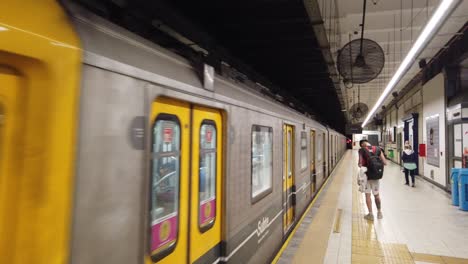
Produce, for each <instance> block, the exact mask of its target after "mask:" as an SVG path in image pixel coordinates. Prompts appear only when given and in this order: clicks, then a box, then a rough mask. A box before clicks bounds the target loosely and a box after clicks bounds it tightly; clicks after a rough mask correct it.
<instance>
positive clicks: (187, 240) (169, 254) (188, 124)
mask: <svg viewBox="0 0 468 264" xmlns="http://www.w3.org/2000/svg"><path fill="white" fill-rule="evenodd" d="M160 114H166V115H167V114H169V115H173V116H176V117H177V118H178V120H179V122H180V129H181V150H180V163H179V164H180V181H179V188H180V190H179V210H178V232H177V241H176V243H175V244H174V245H173V248H170V249H169V250H170V251H166V252H163V253H161V254H160V255H159V256H158V255H157V254H159V252H150V254H149V255H147V256H146V258H145V261H146V263H148V264H149V263H152V262H153V261H155V260H156V261H157V262H158V263H187V262H189V263H193V262H195V261H196V260H198V259H200V257H202V256H203V255H205V254H206V253H207V252H209V251H210V250H211V249H213V248H215V247H217V246H219V245H220V242H221V235H222V234H221V231H222V230H221V228H222V222H223V219H222V215H223V214H222V198H223V197H222V194H223V192H222V186H223V182H222V179H223V177H222V172H223V170H222V168H223V163H222V161H223V121H222V113H221V112H220V111H219V110H217V109H212V108H208V107H203V106H198V105H193V104H190V103H188V102H183V101H179V100H175V99H171V98H166V97H159V98H157V99H156V100H155V101H154V102H153V104H152V108H151V115H150V118H151V119H150V121H151V124H153V122H154V121H155V120H156V118H157V117H158V115H160ZM205 121H209V124H213V125H214V126H215V127H216V131H215V132H216V134H214V135H215V139H216V191H215V192H216V199H215V201H214V202H213V203H206V204H202V205H201V203H200V202H201V201H200V184H199V183H200V181H199V180H200V176H201V175H200V171H199V161H200V128H201V126H202V124H204V122H205ZM205 176H206V175H205ZM213 205H214V206H213ZM200 208H203V210H200ZM202 213H203V214H206V215H204V216H206V217H207V219H208V220H209V221H208V224H207V225H201V222H200V216H201V215H200V214H202ZM213 214H214V218H210V217H211V215H213ZM211 220H212V221H211ZM155 228H158V227H155ZM157 230H160V231H159V232H161V230H162V229H161V228H159V229H157ZM152 232H153V231H152ZM156 235H158V233H157V232H156V233H154V234H153V236H156ZM157 239H158V238H157ZM161 244H162V243H161ZM151 246H152V245H150V247H151ZM161 252H162V251H161Z"/></svg>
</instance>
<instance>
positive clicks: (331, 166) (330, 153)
mask: <svg viewBox="0 0 468 264" xmlns="http://www.w3.org/2000/svg"><path fill="white" fill-rule="evenodd" d="M328 143H329V147H328V150H329V151H328V159H329V160H330V171H329V172H328V173H331V171H332V170H333V168H334V167H335V163H334V162H333V136H332V135H330V136H329V137H328Z"/></svg>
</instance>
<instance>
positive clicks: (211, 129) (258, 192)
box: [0, 0, 346, 264]
mask: <svg viewBox="0 0 468 264" xmlns="http://www.w3.org/2000/svg"><path fill="white" fill-rule="evenodd" d="M0 111H1V112H0V114H1V120H0V121H1V126H0V142H1V145H0V171H1V174H0V188H1V190H0V263H12V264H13V263H15V264H16V263H21V264H23V263H36V264H41V263H44V264H46V263H47V264H51V263H52V264H53V263H77V264H78V263H79V264H87V263H113V264H116V263H122V264H128V263H152V262H158V263H267V262H269V261H271V260H272V259H273V258H274V256H275V253H276V252H277V251H278V249H279V248H280V247H281V245H282V242H283V241H284V240H285V239H287V237H288V235H289V233H290V232H291V230H292V228H293V227H294V226H295V224H296V223H297V221H298V219H299V217H300V216H301V215H302V213H303V212H304V211H305V210H306V208H307V207H308V206H309V205H310V202H311V201H312V199H313V198H314V196H315V195H316V194H317V192H318V190H319V188H320V187H321V186H322V184H323V183H324V182H325V180H326V179H327V177H328V175H329V174H330V173H331V171H332V169H333V168H334V166H335V165H336V164H337V162H338V160H339V159H340V157H341V156H342V154H343V153H344V150H345V144H346V142H345V138H344V136H343V135H341V134H339V133H336V132H335V131H333V130H331V129H328V128H327V127H325V126H323V125H322V124H320V123H319V122H317V121H314V120H312V119H310V118H308V117H306V116H304V115H302V114H300V113H298V112H295V111H294V110H292V109H290V108H288V107H286V106H284V105H281V104H279V103H278V102H276V101H273V100H271V99H268V98H265V97H263V96H262V95H261V94H260V93H258V92H257V91H255V90H252V89H250V88H248V87H244V86H242V85H240V84H236V83H235V82H233V81H231V80H229V79H226V78H223V77H221V76H216V77H215V80H214V89H213V90H206V89H204V88H203V85H202V83H201V82H200V80H199V78H198V76H197V73H196V71H195V70H194V69H193V67H192V66H191V64H190V63H189V62H188V61H187V60H185V59H184V58H182V57H180V56H178V55H176V54H173V53H171V52H169V51H168V50H165V49H163V48H161V47H160V46H158V45H156V44H154V43H152V42H150V41H148V40H145V39H143V38H141V37H139V36H136V35H134V34H132V33H130V32H128V31H127V30H125V29H122V28H120V27H118V26H116V25H114V24H112V23H110V22H108V21H106V20H104V19H102V18H100V17H98V16H96V15H95V14H93V13H90V12H88V11H87V10H85V9H84V8H83V7H81V6H79V5H75V4H73V3H69V2H68V1H64V3H58V2H56V1H52V0H41V1H10V0H7V1H4V3H2V9H1V10H0Z"/></svg>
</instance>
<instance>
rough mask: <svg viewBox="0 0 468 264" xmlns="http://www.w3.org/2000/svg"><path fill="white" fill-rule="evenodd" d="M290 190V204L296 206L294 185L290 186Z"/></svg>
mask: <svg viewBox="0 0 468 264" xmlns="http://www.w3.org/2000/svg"><path fill="white" fill-rule="evenodd" d="M291 192H292V196H291V204H292V206H296V185H293V186H292V187H291Z"/></svg>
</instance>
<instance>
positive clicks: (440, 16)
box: [362, 0, 460, 127]
mask: <svg viewBox="0 0 468 264" xmlns="http://www.w3.org/2000/svg"><path fill="white" fill-rule="evenodd" d="M459 1H460V0H442V1H441V2H440V4H439V6H438V7H437V9H436V11H435V12H434V14H433V15H432V17H431V19H430V20H429V22H428V23H427V24H426V26H425V27H424V29H423V31H422V32H421V34H420V35H419V37H418V39H417V40H416V42H414V44H413V46H412V47H411V49H410V51H409V52H408V54H407V55H406V57H405V59H404V60H403V61H402V62H401V64H400V66H399V67H398V70H397V71H396V72H395V75H393V77H392V79H390V82H389V83H388V84H387V87H385V90H384V91H383V92H382V94H381V95H380V97H379V99H378V100H377V102H376V103H375V105H374V107H372V109H371V111H370V112H369V114H368V115H367V117H366V119H365V120H364V122H363V123H362V127H365V126H366V124H367V123H368V122H369V120H370V119H371V117H372V116H373V115H374V114H375V112H376V111H377V109H378V108H379V106H380V105H381V104H382V103H383V101H384V100H385V98H387V96H388V94H389V93H390V92H391V91H392V89H393V88H395V86H396V85H397V84H398V82H399V81H400V80H401V78H402V77H403V75H404V74H405V73H406V71H407V70H408V69H409V67H410V66H411V65H412V63H413V62H414V60H415V59H416V57H417V56H418V55H419V54H420V53H421V51H422V50H423V49H424V47H425V46H426V45H427V43H428V42H429V41H430V40H431V39H432V38H433V37H434V35H435V34H436V32H437V31H438V30H439V28H440V26H441V25H442V24H443V23H444V22H445V20H446V18H447V17H448V16H449V15H450V13H451V12H452V11H453V10H454V9H455V7H456V6H457V4H458V2H459Z"/></svg>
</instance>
